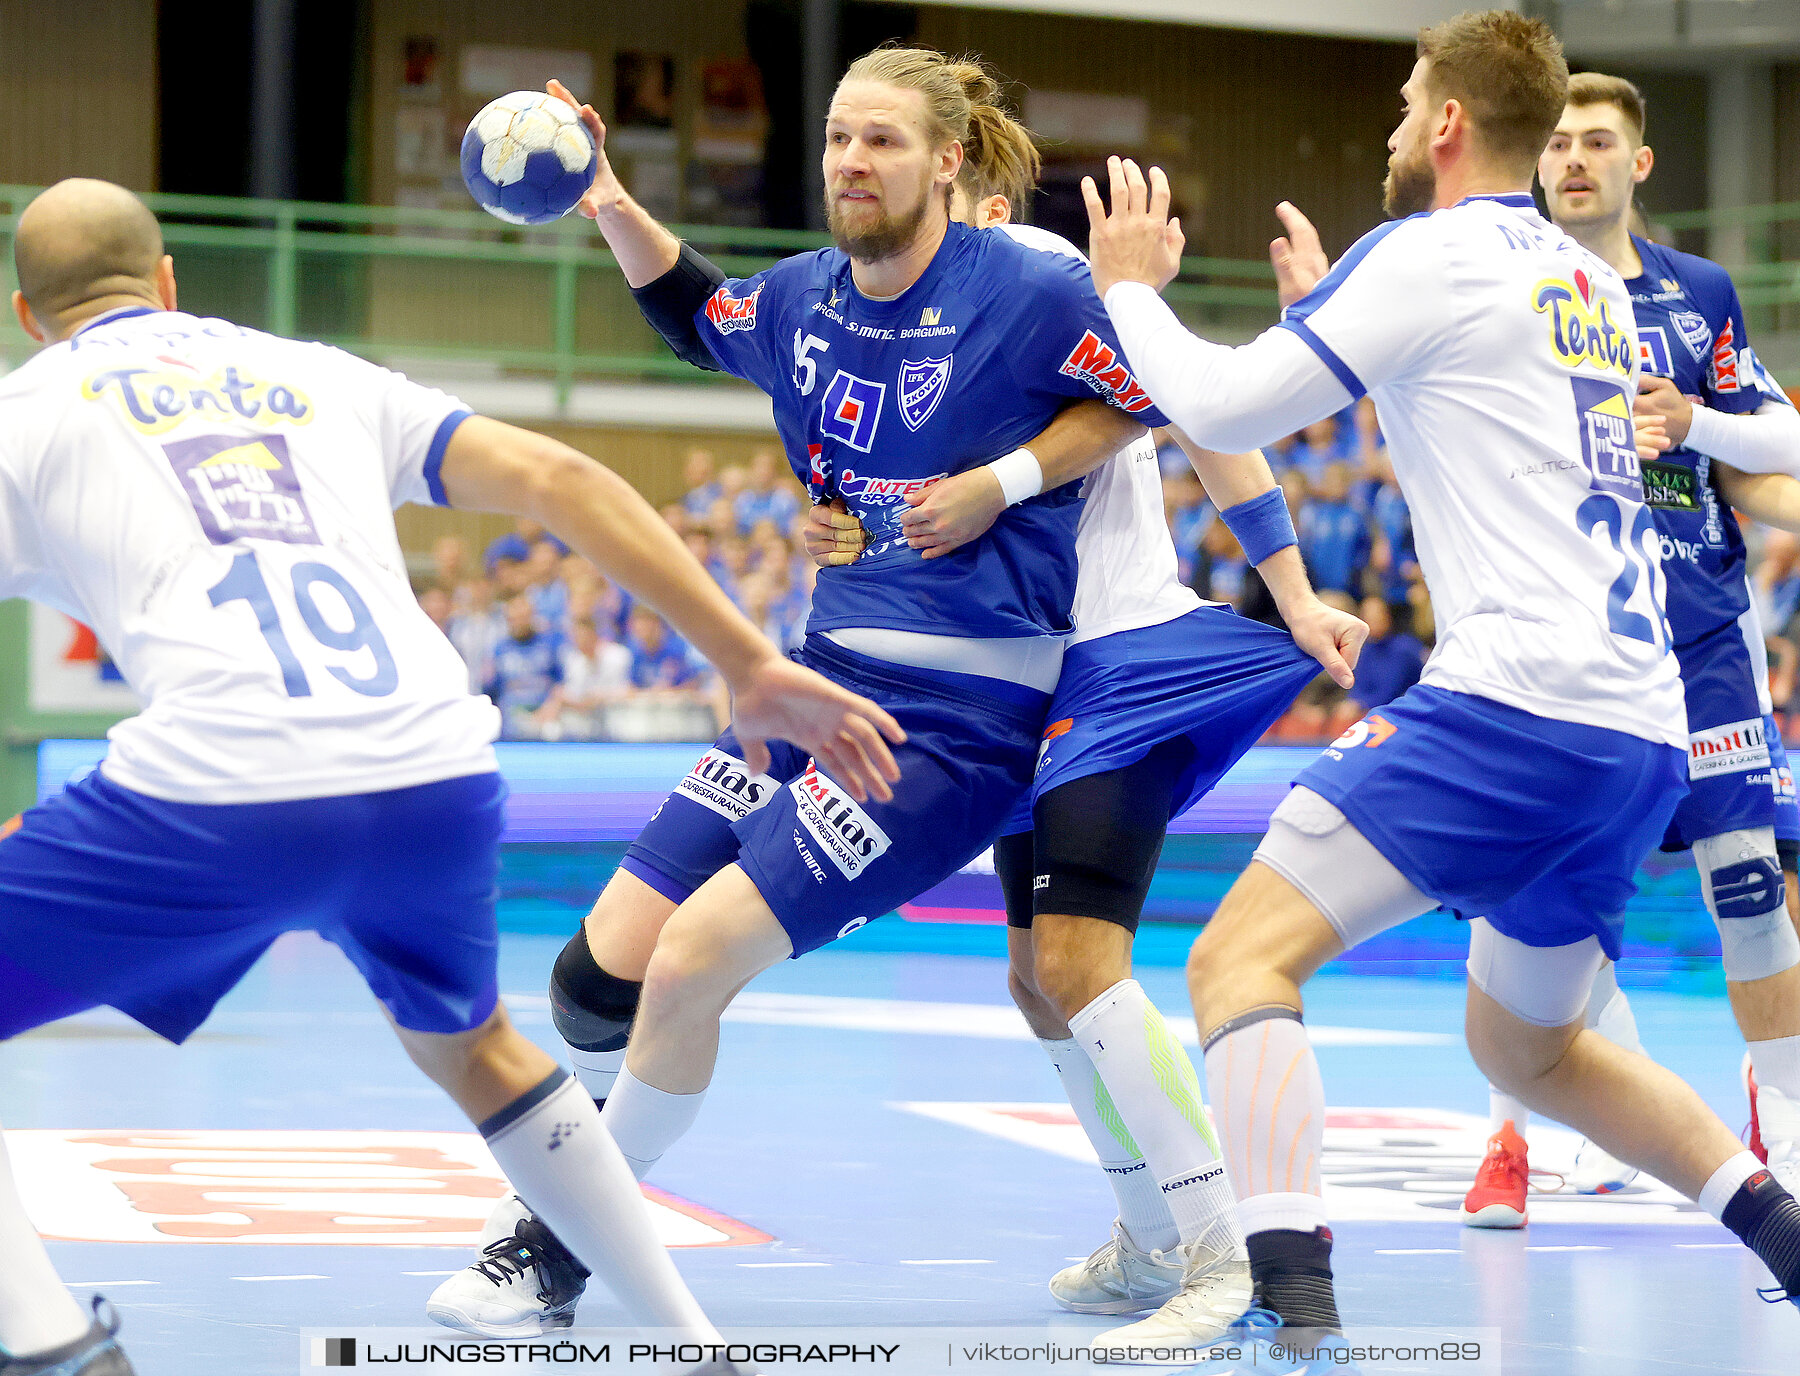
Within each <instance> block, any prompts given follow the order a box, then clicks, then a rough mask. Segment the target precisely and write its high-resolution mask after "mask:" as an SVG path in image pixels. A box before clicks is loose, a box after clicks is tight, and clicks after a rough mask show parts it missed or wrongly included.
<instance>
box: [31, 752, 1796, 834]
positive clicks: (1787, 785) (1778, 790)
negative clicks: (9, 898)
mask: <svg viewBox="0 0 1800 1376" xmlns="http://www.w3.org/2000/svg"><path fill="white" fill-rule="evenodd" d="M1794 796H1795V795H1794V771H1793V770H1791V769H1789V768H1788V767H1787V766H1786V765H1785V764H1784V765H1782V766H1780V767H1779V768H1778V769H1776V771H1775V797H1776V798H1777V799H1778V800H1780V801H1782V802H1788V803H1791V802H1793V801H1794ZM4 834H5V829H4V828H0V835H4Z"/></svg>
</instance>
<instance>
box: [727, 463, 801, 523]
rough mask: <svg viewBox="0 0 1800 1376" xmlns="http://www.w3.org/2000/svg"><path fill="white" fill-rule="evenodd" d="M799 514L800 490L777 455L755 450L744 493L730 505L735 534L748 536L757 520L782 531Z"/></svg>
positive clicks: (791, 473) (789, 471)
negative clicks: (733, 518) (766, 522)
mask: <svg viewBox="0 0 1800 1376" xmlns="http://www.w3.org/2000/svg"><path fill="white" fill-rule="evenodd" d="M799 511H800V492H799V487H798V485H797V484H796V483H795V482H794V475H793V472H792V471H791V470H790V469H789V468H788V466H787V464H786V462H785V461H784V460H783V459H782V457H781V454H780V452H779V451H777V450H774V449H758V450H757V451H756V452H755V453H754V454H752V455H751V456H750V474H749V478H748V479H747V481H746V482H745V484H744V490H743V491H742V492H740V493H738V495H737V497H736V499H735V500H734V501H733V502H732V514H733V515H734V516H735V517H736V518H737V534H739V535H748V534H749V533H750V532H751V530H752V529H753V528H754V527H755V526H756V523H757V522H758V521H773V522H775V524H776V526H777V527H778V528H781V529H785V528H786V527H788V526H790V525H792V524H793V523H794V517H795V515H796V514H798V513H799Z"/></svg>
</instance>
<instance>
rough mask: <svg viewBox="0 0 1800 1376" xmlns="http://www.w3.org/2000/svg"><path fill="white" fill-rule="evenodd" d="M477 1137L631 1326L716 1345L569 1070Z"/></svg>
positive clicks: (503, 1112)
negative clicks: (621, 1308) (669, 1331)
mask: <svg viewBox="0 0 1800 1376" xmlns="http://www.w3.org/2000/svg"><path fill="white" fill-rule="evenodd" d="M481 1135H482V1136H483V1137H485V1138H487V1144H488V1149H489V1150H490V1151H492V1152H493V1153H494V1159H495V1160H496V1161H498V1162H499V1163H500V1169H501V1170H503V1171H505V1172H506V1178H507V1179H508V1180H510V1181H512V1183H513V1188H514V1189H516V1190H517V1191H518V1192H519V1195H520V1197H521V1198H523V1199H526V1200H528V1201H530V1206H531V1211H532V1212H533V1213H535V1214H537V1215H538V1216H539V1217H540V1218H542V1219H543V1221H544V1222H545V1223H546V1224H548V1225H549V1228H550V1231H551V1232H553V1233H555V1234H556V1236H557V1238H558V1239H559V1240H560V1241H561V1242H562V1244H563V1245H564V1246H565V1247H567V1248H568V1249H569V1250H570V1251H571V1252H573V1253H574V1254H575V1255H576V1256H577V1257H579V1258H580V1260H581V1263H582V1265H584V1266H586V1267H587V1268H588V1270H590V1271H592V1272H593V1273H594V1274H595V1275H596V1276H598V1277H599V1278H600V1279H601V1280H602V1281H604V1282H605V1283H606V1286H607V1288H608V1289H609V1290H611V1291H612V1292H613V1294H614V1295H616V1296H618V1298H619V1301H620V1302H621V1303H622V1304H623V1305H624V1306H625V1309H626V1311H627V1312H628V1313H629V1314H630V1315H631V1319H632V1322H633V1323H636V1324H641V1325H643V1326H645V1327H652V1328H673V1329H679V1330H681V1332H682V1334H683V1336H684V1337H687V1338H688V1339H689V1340H690V1341H696V1342H718V1341H720V1339H719V1332H718V1330H717V1329H715V1328H714V1327H713V1326H712V1324H711V1323H709V1322H708V1321H707V1318H706V1315H705V1314H703V1313H701V1312H700V1304H699V1302H698V1301H697V1300H695V1298H694V1297H693V1295H692V1294H691V1293H690V1292H689V1291H688V1288H687V1286H686V1285H685V1284H684V1283H683V1282H682V1279H681V1276H680V1275H679V1274H678V1273H677V1272H676V1270H675V1263H674V1262H672V1261H670V1260H669V1254H668V1252H667V1251H666V1250H664V1248H663V1245H662V1243H661V1242H660V1241H659V1240H658V1238H657V1236H656V1228H655V1225H654V1224H653V1223H652V1222H651V1220H650V1208H649V1206H648V1205H647V1204H645V1203H644V1197H643V1196H642V1195H641V1194H639V1193H638V1187H637V1181H636V1180H634V1179H633V1178H632V1175H631V1170H630V1168H629V1167H627V1166H626V1164H625V1159H624V1157H622V1156H621V1155H620V1154H619V1149H618V1147H617V1146H615V1145H614V1143H613V1140H612V1138H611V1137H610V1136H608V1135H607V1132H606V1129H605V1128H604V1127H602V1126H601V1125H600V1114H599V1112H598V1111H597V1110H596V1109H595V1108H594V1101H593V1100H592V1099H590V1098H589V1097H588V1096H587V1094H586V1092H585V1091H583V1089H582V1088H581V1086H580V1085H579V1084H577V1083H576V1082H575V1081H574V1080H573V1079H571V1078H570V1077H569V1075H568V1074H567V1072H565V1071H562V1070H558V1071H556V1072H555V1073H554V1074H552V1075H551V1076H549V1077H548V1078H547V1079H545V1080H544V1082H543V1083H542V1084H540V1085H539V1086H538V1087H537V1088H536V1089H533V1090H529V1091H527V1092H526V1093H525V1094H523V1095H521V1096H520V1097H519V1098H518V1099H517V1100H515V1101H514V1102H513V1103H512V1104H510V1105H508V1106H507V1107H506V1108H503V1109H501V1110H500V1112H498V1113H496V1114H495V1115H494V1116H493V1117H492V1118H489V1119H488V1120H487V1121H486V1122H484V1123H482V1124H481Z"/></svg>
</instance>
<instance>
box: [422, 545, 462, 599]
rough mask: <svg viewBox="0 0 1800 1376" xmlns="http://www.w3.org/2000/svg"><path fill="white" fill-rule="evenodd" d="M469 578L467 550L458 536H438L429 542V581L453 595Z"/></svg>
mask: <svg viewBox="0 0 1800 1376" xmlns="http://www.w3.org/2000/svg"><path fill="white" fill-rule="evenodd" d="M468 577H469V549H468V546H467V545H465V544H463V542H462V537H461V536H459V535H440V536H438V538H437V539H435V540H433V541H432V542H431V581H432V582H433V583H435V584H436V585H437V586H438V587H440V588H442V589H444V590H445V591H446V592H451V593H454V592H455V591H456V589H457V588H459V587H461V586H462V584H463V581H464V580H465V579H467V578H468Z"/></svg>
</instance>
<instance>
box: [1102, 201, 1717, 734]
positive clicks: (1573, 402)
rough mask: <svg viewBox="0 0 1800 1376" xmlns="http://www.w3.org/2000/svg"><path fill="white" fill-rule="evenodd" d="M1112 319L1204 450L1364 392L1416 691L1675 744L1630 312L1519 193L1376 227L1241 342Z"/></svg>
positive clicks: (1138, 299)
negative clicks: (1424, 617) (1406, 585)
mask: <svg viewBox="0 0 1800 1376" xmlns="http://www.w3.org/2000/svg"><path fill="white" fill-rule="evenodd" d="M1106 304H1107V309H1108V312H1109V313H1110V314H1111V316H1112V318H1113V321H1114V323H1115V324H1116V325H1117V326H1118V328H1119V336H1120V340H1121V341H1122V343H1123V344H1124V346H1125V350H1126V353H1127V356H1128V357H1129V359H1130V362H1131V366H1132V368H1133V369H1134V370H1135V371H1136V375H1137V377H1138V379H1139V381H1140V382H1141V383H1142V385H1143V386H1144V387H1145V388H1146V390H1148V391H1149V393H1150V395H1151V396H1152V397H1153V398H1154V399H1155V401H1156V404H1157V405H1158V406H1159V407H1160V408H1162V410H1163V411H1164V413H1165V414H1167V415H1168V416H1169V417H1170V418H1171V419H1172V420H1174V421H1175V422H1176V423H1177V424H1179V425H1180V426H1181V427H1182V428H1183V429H1184V430H1186V431H1187V432H1188V433H1189V434H1190V435H1192V436H1193V437H1194V438H1195V440H1196V441H1198V442H1199V443H1201V444H1205V445H1208V446H1209V447H1211V448H1214V449H1223V450H1227V451H1230V450H1234V449H1246V448H1250V447H1252V446H1254V445H1260V444H1264V443H1267V442H1269V441H1271V440H1273V439H1275V438H1277V437H1278V436H1280V435H1282V434H1286V433H1290V432H1292V431H1293V430H1295V429H1298V428H1299V426H1300V425H1302V424H1305V423H1307V422H1310V421H1313V420H1316V419H1318V418H1319V417H1320V416H1323V415H1329V414H1331V413H1332V412H1334V411H1337V410H1339V409H1340V408H1342V407H1343V406H1344V405H1345V403H1346V401H1347V400H1348V399H1354V398H1356V397H1360V396H1362V395H1363V394H1364V393H1365V392H1367V393H1368V394H1369V395H1370V396H1372V397H1373V398H1374V399H1375V406H1376V411H1377V413H1378V414H1379V416H1380V419H1381V428H1382V432H1383V433H1384V435H1385V436H1386V437H1387V442H1388V453H1389V455H1390V456H1391V458H1392V460H1393V464H1394V473H1395V476H1396V478H1398V480H1399V483H1400V488H1401V490H1402V492H1403V493H1404V494H1405V496H1406V501H1407V505H1408V507H1409V508H1410V509H1411V511H1412V516H1413V529H1414V533H1415V536H1416V538H1417V543H1418V551H1419V563H1420V566H1421V568H1422V569H1423V570H1424V573H1425V582H1426V586H1427V587H1428V588H1429V590H1430V592H1431V604H1432V610H1433V613H1434V615H1435V618H1436V621H1437V629H1438V643H1437V648H1436V650H1435V651H1434V652H1433V653H1432V656H1431V659H1430V661H1429V662H1428V663H1427V664H1426V666H1425V672H1424V675H1423V676H1422V678H1421V682H1422V683H1425V684H1429V685H1432V686H1435V687H1438V688H1446V689H1450V690H1453V691H1456V692H1462V693H1471V694H1474V695H1476V696H1478V697H1484V698H1488V699H1491V700H1493V701H1495V702H1500V703H1505V704H1507V705H1508V706H1512V707H1517V708H1520V709H1521V710H1523V711H1526V712H1531V713H1534V714H1536V715H1538V716H1542V717H1549V718H1552V719H1555V720H1560V721H1571V722H1580V723H1584V724H1587V725H1590V726H1599V727H1605V728H1608V729H1611V730H1615V731H1623V732H1627V733H1629V734H1631V735H1635V736H1638V737H1641V738H1643V739H1645V740H1652V741H1660V742H1664V743H1667V744H1669V745H1673V746H1677V747H1679V748H1683V749H1685V748H1686V745H1687V718H1686V712H1685V708H1684V705H1683V701H1682V693H1681V680H1680V676H1679V673H1678V670H1677V667H1676V663H1675V659H1674V656H1673V655H1672V654H1671V653H1670V651H1669V629H1668V625H1667V622H1666V621H1665V619H1664V615H1663V575H1662V557H1661V545H1660V542H1659V540H1658V537H1657V534H1656V530H1655V527H1654V526H1653V524H1652V522H1651V518H1650V513H1649V510H1648V509H1647V508H1646V507H1645V506H1644V503H1643V483H1642V478H1641V475H1640V472H1639V467H1638V458H1637V449H1636V442H1635V439H1634V434H1633V426H1632V418H1631V401H1632V398H1633V397H1634V396H1635V395H1636V391H1637V373H1638V346H1637V338H1636V333H1635V328H1634V324H1633V314H1632V308H1631V299H1630V297H1629V296H1628V295H1627V294H1626V291H1625V287H1624V283H1623V282H1622V281H1621V280H1620V279H1619V276H1618V274H1617V273H1615V272H1614V271H1613V270H1612V269H1611V268H1609V267H1608V266H1607V265H1606V264H1605V263H1604V262H1602V261H1601V260H1600V259H1598V258H1596V257H1595V256H1594V255H1593V254H1591V253H1589V252H1587V251H1586V250H1585V249H1583V248H1582V247H1581V246H1580V245H1579V244H1577V243H1576V242H1575V241H1574V240H1573V239H1572V238H1570V237H1569V236H1568V235H1566V234H1564V233H1563V232H1562V231H1561V230H1559V229H1557V228H1556V227H1555V226H1554V225H1552V224H1550V223H1549V222H1548V221H1547V220H1545V219H1544V218H1543V217H1542V216H1541V215H1539V214H1538V213H1537V210H1536V209H1535V207H1534V206H1533V205H1532V201H1531V197H1530V196H1528V195H1525V194H1522V193H1520V194H1513V195H1500V196H1473V197H1470V198H1469V199H1467V200H1464V201H1462V202H1460V203H1458V204H1457V205H1454V206H1451V207H1448V208H1446V209H1443V210H1438V211H1434V212H1432V213H1430V214H1423V215H1414V216H1410V217H1408V218H1407V219H1404V220H1398V221H1394V222H1391V223H1389V224H1385V225H1382V226H1381V227H1380V228H1378V229H1376V230H1374V231H1372V232H1371V233H1369V234H1367V235H1365V236H1364V237H1363V238H1362V239H1361V240H1359V241H1358V242H1357V243H1356V245H1355V246H1354V247H1352V248H1351V249H1350V251H1349V252H1348V253H1346V254H1345V255H1344V256H1343V258H1341V259H1340V260H1339V261H1338V262H1337V263H1336V264H1335V265H1334V266H1333V267H1332V269H1331V271H1330V273H1329V274H1327V275H1326V277H1325V278H1324V279H1323V280H1321V281H1320V283H1319V284H1318V286H1317V287H1315V288H1314V289H1313V290H1312V291H1311V292H1310V293H1309V294H1308V295H1306V296H1305V297H1303V298H1302V299H1301V300H1299V301H1298V302H1296V303H1295V304H1294V305H1292V306H1290V307H1289V308H1288V309H1287V311H1286V312H1285V313H1284V315H1283V318H1282V322H1281V324H1280V325H1279V326H1277V327H1275V328H1273V329H1271V330H1269V331H1268V332H1266V333H1265V334H1263V335H1262V336H1260V337H1259V338H1258V339H1256V340H1254V341H1252V342H1251V343H1250V344H1247V345H1245V346H1243V347H1242V348H1238V349H1227V348H1224V347H1222V346H1219V345H1213V344H1207V343H1204V342H1203V341H1201V340H1198V339H1195V338H1194V337H1193V336H1192V335H1190V334H1189V333H1188V332H1187V331H1186V330H1185V329H1183V328H1182V326H1181V324H1180V322H1179V321H1178V320H1176V319H1175V317H1174V315H1173V313H1172V312H1170V311H1169V309H1168V307H1167V306H1166V305H1164V304H1163V303H1162V302H1161V300H1160V299H1159V298H1157V297H1156V295H1155V293H1154V292H1152V291H1151V289H1150V288H1148V287H1146V286H1142V285H1139V284H1136V283H1120V284H1117V285H1115V286H1113V287H1112V288H1111V289H1110V290H1109V291H1108V293H1107V303H1106Z"/></svg>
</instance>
